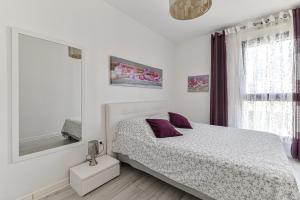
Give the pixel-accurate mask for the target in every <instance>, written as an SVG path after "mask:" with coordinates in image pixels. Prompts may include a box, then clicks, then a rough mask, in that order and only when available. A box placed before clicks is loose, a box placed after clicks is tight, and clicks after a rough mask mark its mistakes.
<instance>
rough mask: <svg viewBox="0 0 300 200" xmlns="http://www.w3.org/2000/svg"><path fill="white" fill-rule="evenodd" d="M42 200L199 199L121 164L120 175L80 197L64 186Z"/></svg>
mask: <svg viewBox="0 0 300 200" xmlns="http://www.w3.org/2000/svg"><path fill="white" fill-rule="evenodd" d="M42 200H199V199H198V198H196V197H194V196H192V195H190V194H187V193H185V192H183V191H181V190H179V189H177V188H175V187H173V186H171V185H169V184H167V183H164V182H162V181H160V180H159V179H156V178H154V177H153V176H150V175H148V174H146V173H144V172H141V171H139V170H136V169H134V168H132V167H131V166H129V165H126V164H122V166H121V175H120V176H119V177H117V178H115V179H113V180H111V181H110V182H108V183H106V184H104V185H103V186H101V187H99V188H98V189H96V190H94V191H92V192H90V193H89V194H87V195H86V196H84V197H80V196H78V195H77V194H76V192H75V191H74V190H73V189H72V188H71V187H69V186H68V187H66V188H64V189H62V190H61V191H58V192H56V193H54V194H52V195H50V196H47V197H45V198H43V199H42Z"/></svg>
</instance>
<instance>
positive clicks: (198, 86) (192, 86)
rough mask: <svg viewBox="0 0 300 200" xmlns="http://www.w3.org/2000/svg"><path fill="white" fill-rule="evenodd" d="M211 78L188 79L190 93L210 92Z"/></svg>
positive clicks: (201, 76) (194, 77)
mask: <svg viewBox="0 0 300 200" xmlns="http://www.w3.org/2000/svg"><path fill="white" fill-rule="evenodd" d="M208 90H209V76H208V75H200V76H189V77H188V92H208Z"/></svg>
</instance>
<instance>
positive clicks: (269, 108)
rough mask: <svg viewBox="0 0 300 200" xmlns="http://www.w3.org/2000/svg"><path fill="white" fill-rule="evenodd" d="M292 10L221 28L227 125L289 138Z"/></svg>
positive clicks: (291, 106)
mask: <svg viewBox="0 0 300 200" xmlns="http://www.w3.org/2000/svg"><path fill="white" fill-rule="evenodd" d="M293 45H294V43H293V22H292V12H291V11H287V12H281V13H279V14H278V15H277V16H273V15H272V16H269V17H268V18H266V19H262V20H259V21H255V22H249V23H248V24H247V25H245V26H238V27H233V28H230V29H227V30H226V46H227V66H228V101H229V107H228V114H229V126H233V127H238V128H244V129H252V130H258V131H266V132H271V133H275V134H277V135H279V136H281V137H282V138H289V137H292V135H293V131H294V124H293V109H294V103H293V93H294V92H295V90H296V85H295V83H296V82H295V81H294V80H296V77H295V73H294V65H293V49H294V46H293Z"/></svg>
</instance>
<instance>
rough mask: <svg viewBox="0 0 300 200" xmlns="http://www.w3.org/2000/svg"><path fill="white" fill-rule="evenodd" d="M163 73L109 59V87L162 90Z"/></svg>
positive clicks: (137, 64)
mask: <svg viewBox="0 0 300 200" xmlns="http://www.w3.org/2000/svg"><path fill="white" fill-rule="evenodd" d="M162 76H163V72H162V70H161V69H157V68H154V67H149V66H146V65H143V64H139V63H135V62H132V61H129V60H125V59H122V58H117V57H113V56H111V57H110V83H111V85H122V86H135V87H150V88H159V89H160V88H162V81H163V77H162Z"/></svg>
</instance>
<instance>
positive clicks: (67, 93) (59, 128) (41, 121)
mask: <svg viewBox="0 0 300 200" xmlns="http://www.w3.org/2000/svg"><path fill="white" fill-rule="evenodd" d="M12 39H13V73H12V75H13V82H12V86H13V88H12V89H13V96H12V98H13V99H12V100H13V105H12V106H13V113H12V114H13V123H12V125H13V127H12V129H13V140H14V141H13V143H16V142H17V143H18V144H15V145H13V148H17V149H13V152H14V154H15V155H14V157H15V159H20V158H22V157H25V158H26V156H27V157H30V155H32V154H33V155H34V154H41V153H45V152H48V151H49V150H52V151H53V149H56V150H59V149H63V148H62V147H64V146H68V145H74V144H76V143H80V142H81V141H82V71H83V70H82V50H81V49H80V48H78V47H75V46H74V45H68V44H66V43H63V42H57V41H55V40H50V39H47V38H45V37H39V36H37V35H35V34H31V33H28V32H25V31H21V30H18V29H13V38H12Z"/></svg>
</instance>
